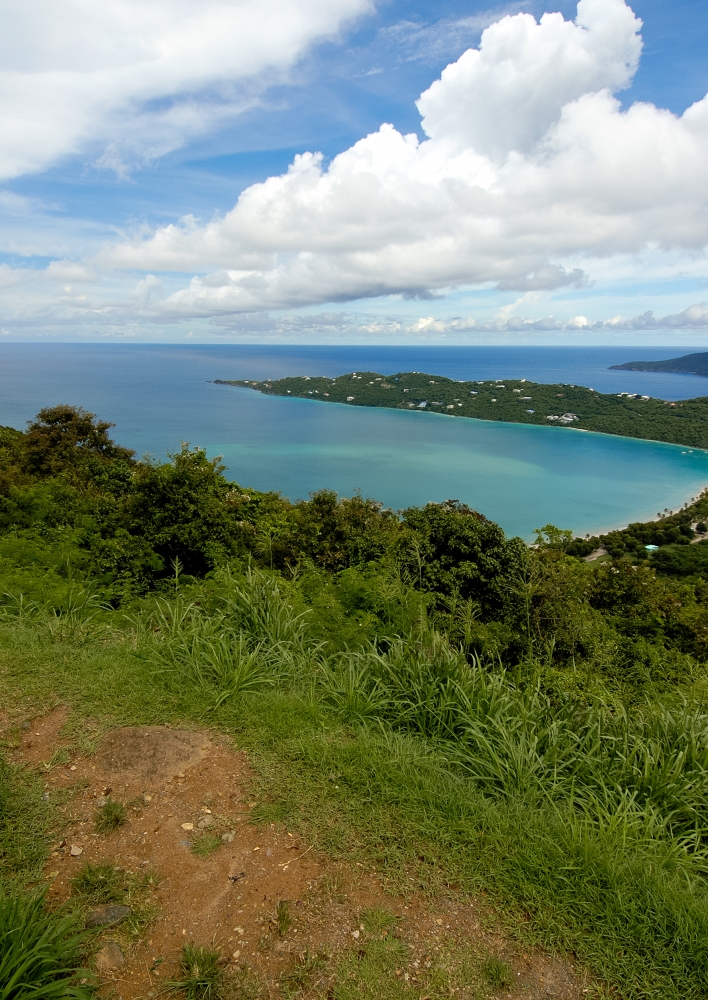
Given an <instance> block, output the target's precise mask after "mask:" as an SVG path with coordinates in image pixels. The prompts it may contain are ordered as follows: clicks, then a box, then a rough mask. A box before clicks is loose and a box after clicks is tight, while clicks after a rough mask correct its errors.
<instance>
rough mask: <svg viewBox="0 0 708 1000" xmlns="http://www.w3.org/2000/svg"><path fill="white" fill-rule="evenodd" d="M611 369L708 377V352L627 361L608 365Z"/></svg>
mask: <svg viewBox="0 0 708 1000" xmlns="http://www.w3.org/2000/svg"><path fill="white" fill-rule="evenodd" d="M610 370H611V371H620V372H675V373H676V374H678V375H702V376H704V377H708V353H703V354H684V355H683V356H682V357H680V358H668V359H667V360H666V361H628V362H627V363H626V364H624V365H610Z"/></svg>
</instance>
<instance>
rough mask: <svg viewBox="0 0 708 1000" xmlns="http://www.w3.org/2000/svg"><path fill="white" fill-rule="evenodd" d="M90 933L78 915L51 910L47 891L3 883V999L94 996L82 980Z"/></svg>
mask: <svg viewBox="0 0 708 1000" xmlns="http://www.w3.org/2000/svg"><path fill="white" fill-rule="evenodd" d="M85 937H86V935H85V933H81V932H80V930H79V919H78V917H77V916H76V915H74V914H68V915H66V916H60V915H56V914H52V913H48V912H47V911H46V910H45V908H44V892H42V891H35V892H31V893H28V892H23V891H22V890H21V889H19V888H17V887H15V888H10V889H3V887H2V885H0V1000H20V998H23V997H30V996H31V997H36V998H37V1000H68V998H74V1000H88V998H89V997H92V996H93V995H94V992H93V989H92V988H91V986H90V985H81V984H80V983H79V976H80V974H81V973H82V969H81V965H82V947H83V945H84V942H85ZM87 976H88V974H87V973H85V972H84V975H83V983H86V982H87Z"/></svg>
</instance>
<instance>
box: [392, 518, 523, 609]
mask: <svg viewBox="0 0 708 1000" xmlns="http://www.w3.org/2000/svg"><path fill="white" fill-rule="evenodd" d="M404 526H405V528H406V529H407V530H406V531H405V533H404V534H403V535H402V538H401V540H400V542H399V546H398V556H399V559H400V561H401V564H402V566H403V567H404V568H405V570H406V571H407V574H408V577H409V579H410V580H411V582H412V583H413V584H414V585H417V586H419V587H420V588H421V589H425V590H428V591H432V592H436V593H441V594H444V595H451V594H456V595H459V596H460V597H461V598H462V599H463V600H473V601H475V602H477V603H478V604H479V605H480V607H481V608H482V609H483V610H484V611H485V613H487V614H489V615H503V614H504V613H505V611H506V609H507V608H508V606H509V604H510V593H509V580H513V578H514V577H515V576H517V575H518V573H519V571H520V568H521V563H522V551H523V543H522V542H521V540H520V539H511V540H510V541H508V540H507V539H506V538H505V537H504V532H503V531H502V530H501V528H500V527H499V526H498V525H497V524H494V523H493V522H491V521H488V520H487V518H486V517H483V516H482V515H481V514H478V513H477V511H474V510H471V509H470V508H469V507H467V506H466V505H465V504H461V503H459V502H458V501H457V500H448V501H446V502H445V503H442V504H434V503H429V504H426V506H425V507H423V508H422V509H419V508H415V507H413V508H410V509H409V510H407V511H405V512H404Z"/></svg>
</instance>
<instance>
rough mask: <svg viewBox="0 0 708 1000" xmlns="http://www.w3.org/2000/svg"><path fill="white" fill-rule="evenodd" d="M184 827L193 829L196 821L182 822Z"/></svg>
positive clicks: (184, 828)
mask: <svg viewBox="0 0 708 1000" xmlns="http://www.w3.org/2000/svg"><path fill="white" fill-rule="evenodd" d="M182 829H183V830H193V829H194V823H183V824H182Z"/></svg>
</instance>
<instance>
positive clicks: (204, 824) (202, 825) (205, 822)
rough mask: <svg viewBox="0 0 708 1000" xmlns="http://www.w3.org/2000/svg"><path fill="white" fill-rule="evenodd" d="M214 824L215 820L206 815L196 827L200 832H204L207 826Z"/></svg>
mask: <svg viewBox="0 0 708 1000" xmlns="http://www.w3.org/2000/svg"><path fill="white" fill-rule="evenodd" d="M215 822H216V820H215V819H214V817H213V816H211V815H209V814H208V815H206V816H204V817H203V818H202V819H200V820H199V822H198V823H197V826H198V827H199V829H200V830H206V828H207V827H208V826H213V825H214V823H215Z"/></svg>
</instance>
